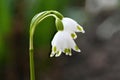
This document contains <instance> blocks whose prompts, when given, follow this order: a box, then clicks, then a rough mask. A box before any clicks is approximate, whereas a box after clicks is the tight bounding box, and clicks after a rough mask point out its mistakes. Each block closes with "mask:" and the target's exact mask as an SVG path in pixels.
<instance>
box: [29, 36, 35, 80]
mask: <svg viewBox="0 0 120 80" xmlns="http://www.w3.org/2000/svg"><path fill="white" fill-rule="evenodd" d="M33 53H34V52H33V36H30V47H29V59H30V80H35V71H34V56H33Z"/></svg>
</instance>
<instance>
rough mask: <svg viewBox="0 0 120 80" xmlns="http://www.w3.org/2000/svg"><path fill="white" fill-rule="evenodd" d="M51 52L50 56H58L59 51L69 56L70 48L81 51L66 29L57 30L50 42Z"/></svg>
mask: <svg viewBox="0 0 120 80" xmlns="http://www.w3.org/2000/svg"><path fill="white" fill-rule="evenodd" d="M51 44H52V52H51V54H50V57H53V56H55V57H58V56H60V55H61V53H62V52H63V53H65V54H66V55H69V56H71V55H72V53H71V49H73V50H75V51H77V52H81V51H80V49H79V48H78V47H77V45H76V43H75V42H74V40H73V39H72V37H71V35H70V34H69V32H66V31H58V32H57V33H56V34H55V36H54V38H53V40H52V42H51Z"/></svg>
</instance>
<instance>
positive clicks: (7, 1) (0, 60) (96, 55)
mask: <svg viewBox="0 0 120 80" xmlns="http://www.w3.org/2000/svg"><path fill="white" fill-rule="evenodd" d="M119 8H120V0H0V80H29V51H28V49H29V25H30V22H31V19H32V18H33V16H34V15H35V14H37V13H39V12H41V11H44V10H57V11H59V12H60V13H62V14H63V15H64V16H65V17H70V18H73V19H74V20H76V21H77V22H78V23H80V25H82V26H83V28H84V29H85V31H86V33H85V34H81V33H77V34H78V39H77V40H75V41H76V43H77V44H78V46H79V47H80V49H81V50H82V52H81V53H76V52H74V51H72V53H73V56H71V57H69V56H65V55H64V54H62V55H61V56H60V57H58V58H54V57H53V58H50V57H49V54H50V52H51V40H52V38H53V36H54V34H55V33H56V27H55V24H54V18H52V17H50V18H47V19H46V20H44V21H43V22H41V23H40V24H39V25H38V27H37V28H36V31H35V36H34V48H35V51H34V59H35V71H36V80H120V9H119Z"/></svg>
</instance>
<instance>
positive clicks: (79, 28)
mask: <svg viewBox="0 0 120 80" xmlns="http://www.w3.org/2000/svg"><path fill="white" fill-rule="evenodd" d="M77 29H78V30H79V31H80V32H82V33H85V31H84V30H83V28H82V27H81V26H77Z"/></svg>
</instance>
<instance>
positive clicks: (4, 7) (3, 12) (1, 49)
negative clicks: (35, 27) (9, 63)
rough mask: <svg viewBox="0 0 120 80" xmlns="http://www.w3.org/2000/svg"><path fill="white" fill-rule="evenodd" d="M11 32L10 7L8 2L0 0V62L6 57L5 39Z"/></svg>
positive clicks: (7, 0)
mask: <svg viewBox="0 0 120 80" xmlns="http://www.w3.org/2000/svg"><path fill="white" fill-rule="evenodd" d="M10 30H11V7H10V1H9V0H0V61H1V60H2V59H5V56H6V55H7V54H6V53H7V51H8V50H6V48H7V43H6V41H5V39H6V37H7V36H8V34H9V33H10Z"/></svg>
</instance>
